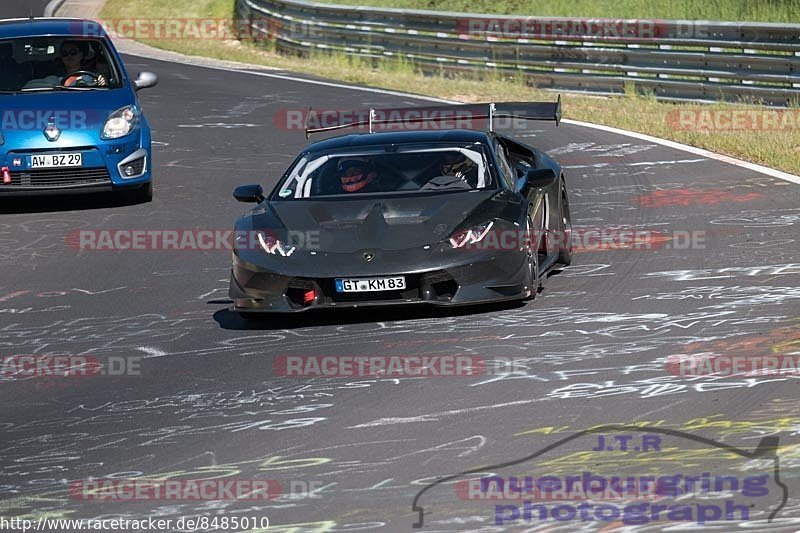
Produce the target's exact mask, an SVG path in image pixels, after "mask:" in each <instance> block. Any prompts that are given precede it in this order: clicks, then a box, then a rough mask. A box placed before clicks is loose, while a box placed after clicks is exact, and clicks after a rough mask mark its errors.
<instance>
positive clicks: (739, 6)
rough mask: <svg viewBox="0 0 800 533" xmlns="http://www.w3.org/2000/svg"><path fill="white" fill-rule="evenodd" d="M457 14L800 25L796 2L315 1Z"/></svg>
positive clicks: (633, 0)
mask: <svg viewBox="0 0 800 533" xmlns="http://www.w3.org/2000/svg"><path fill="white" fill-rule="evenodd" d="M315 1H317V2H322V3H327V4H353V5H366V6H379V7H395V8H403V9H429V10H434V11H454V12H456V13H494V14H502V15H524V16H536V17H586V18H616V19H631V18H641V19H675V20H686V19H688V20H730V21H762V22H794V23H797V22H798V17H797V2H796V1H795V0H758V1H750V2H748V1H746V0H708V1H706V2H698V0H669V1H668V2H653V0H602V1H598V0H559V1H558V2H553V1H552V0H352V1H343V0H315Z"/></svg>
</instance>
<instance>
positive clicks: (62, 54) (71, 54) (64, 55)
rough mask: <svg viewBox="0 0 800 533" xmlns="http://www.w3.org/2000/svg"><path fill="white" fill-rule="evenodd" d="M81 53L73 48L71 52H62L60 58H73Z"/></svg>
mask: <svg viewBox="0 0 800 533" xmlns="http://www.w3.org/2000/svg"><path fill="white" fill-rule="evenodd" d="M80 53H81V51H80V50H79V49H78V48H73V49H71V50H62V51H61V57H67V56H69V57H75V56H76V55H78V54H80Z"/></svg>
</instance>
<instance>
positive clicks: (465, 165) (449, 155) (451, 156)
mask: <svg viewBox="0 0 800 533" xmlns="http://www.w3.org/2000/svg"><path fill="white" fill-rule="evenodd" d="M475 168H476V167H475V163H473V162H472V160H471V159H470V158H468V157H467V156H465V155H464V154H462V153H460V152H446V153H445V154H444V156H442V161H441V164H440V167H439V169H440V171H441V175H442V176H455V177H457V178H461V179H463V180H465V181H467V180H470V181H472V180H473V179H474V177H473V175H472V174H473V172H472V171H473V170H474V169H475Z"/></svg>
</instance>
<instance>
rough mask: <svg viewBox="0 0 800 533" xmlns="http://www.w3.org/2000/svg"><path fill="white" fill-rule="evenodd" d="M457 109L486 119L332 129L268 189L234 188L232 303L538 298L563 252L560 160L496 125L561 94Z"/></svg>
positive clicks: (298, 307)
mask: <svg viewBox="0 0 800 533" xmlns="http://www.w3.org/2000/svg"><path fill="white" fill-rule="evenodd" d="M457 107H458V108H459V109H470V110H471V111H470V112H471V113H472V116H473V118H481V117H482V118H487V117H488V119H489V124H490V130H489V131H473V130H465V129H457V130H446V131H442V130H438V131H402V132H380V133H360V134H351V135H344V136H339V137H334V138H330V139H326V140H323V141H320V142H316V143H314V144H311V145H309V146H308V147H307V148H306V149H305V150H304V151H303V152H302V153H301V154H300V155H299V156H298V157H297V159H295V161H294V162H293V163H292V165H291V166H290V167H289V169H288V170H287V171H286V173H285V174H284V175H283V177H282V178H281V179H280V181H279V182H278V184H277V186H276V187H275V188H274V190H273V191H272V192H271V193H270V194H269V195H268V196H267V197H264V195H263V190H262V188H261V186H260V185H244V186H241V187H238V188H237V189H236V191H235V192H234V196H235V198H236V199H237V200H239V201H242V202H257V203H258V206H257V207H255V208H254V209H253V210H251V211H250V212H248V213H247V214H246V215H244V216H242V217H241V218H239V220H238V221H237V223H236V243H235V246H234V253H233V269H232V273H231V283H230V296H231V298H232V299H233V300H234V302H235V303H234V307H233V310H234V311H236V312H239V313H241V314H242V315H243V316H246V317H253V316H254V315H256V314H257V313H262V312H271V313H274V312H279V313H286V312H297V311H306V310H309V309H318V308H326V307H327V308H333V307H337V308H338V307H356V306H358V307H361V306H371V305H397V304H421V303H426V304H434V305H461V304H475V303H481V302H494V301H502V300H514V299H527V298H533V297H534V296H535V295H536V293H537V290H538V289H539V288H540V287H541V283H542V280H543V278H544V277H545V275H546V273H547V272H548V271H549V270H551V269H553V268H554V267H556V266H557V265H568V264H569V263H570V260H571V256H572V246H571V238H570V235H571V224H570V213H569V202H568V198H567V187H566V182H565V179H564V175H563V173H562V171H561V167H560V166H559V165H558V163H557V162H556V161H554V160H553V159H551V158H550V157H548V156H547V155H546V154H544V153H542V152H541V151H539V150H536V149H535V148H531V147H529V146H526V145H524V144H522V143H520V142H518V141H515V140H513V139H511V138H509V137H506V136H503V135H499V134H497V133H495V132H493V131H491V130H492V128H491V124H492V123H495V124H496V123H497V121H498V119H499V118H501V117H517V118H524V119H532V120H555V121H556V122H557V121H558V119H559V117H560V100H559V102H558V103H552V104H551V103H548V104H541V103H513V104H496V105H494V104H482V105H471V106H457ZM426 109H430V108H426ZM369 115H370V124H369V126H370V131H373V128H374V126H376V125H378V124H379V122H378V121H376V120H375V119H374V117H375V113H374V112H373V111H370V114H369ZM373 122H375V123H373ZM357 125H361V123H360V122H359V123H345V124H341V125H337V126H335V127H327V128H320V129H318V130H312V131H311V133H313V132H316V131H327V130H332V129H339V128H344V127H351V126H357Z"/></svg>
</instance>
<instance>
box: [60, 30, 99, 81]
mask: <svg viewBox="0 0 800 533" xmlns="http://www.w3.org/2000/svg"><path fill="white" fill-rule="evenodd" d="M88 55H89V44H88V43H87V42H85V41H64V42H63V43H61V63H62V65H63V67H64V76H63V85H64V86H66V87H75V86H78V87H80V86H86V87H105V86H106V85H108V81H107V80H106V78H105V76H103V75H102V74H101V73H99V72H98V73H94V72H93V71H92V70H90V69H89V67H88V66H87V65H86V64H85V60H86V58H87V57H88ZM80 71H86V72H92V74H78V72H80Z"/></svg>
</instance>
